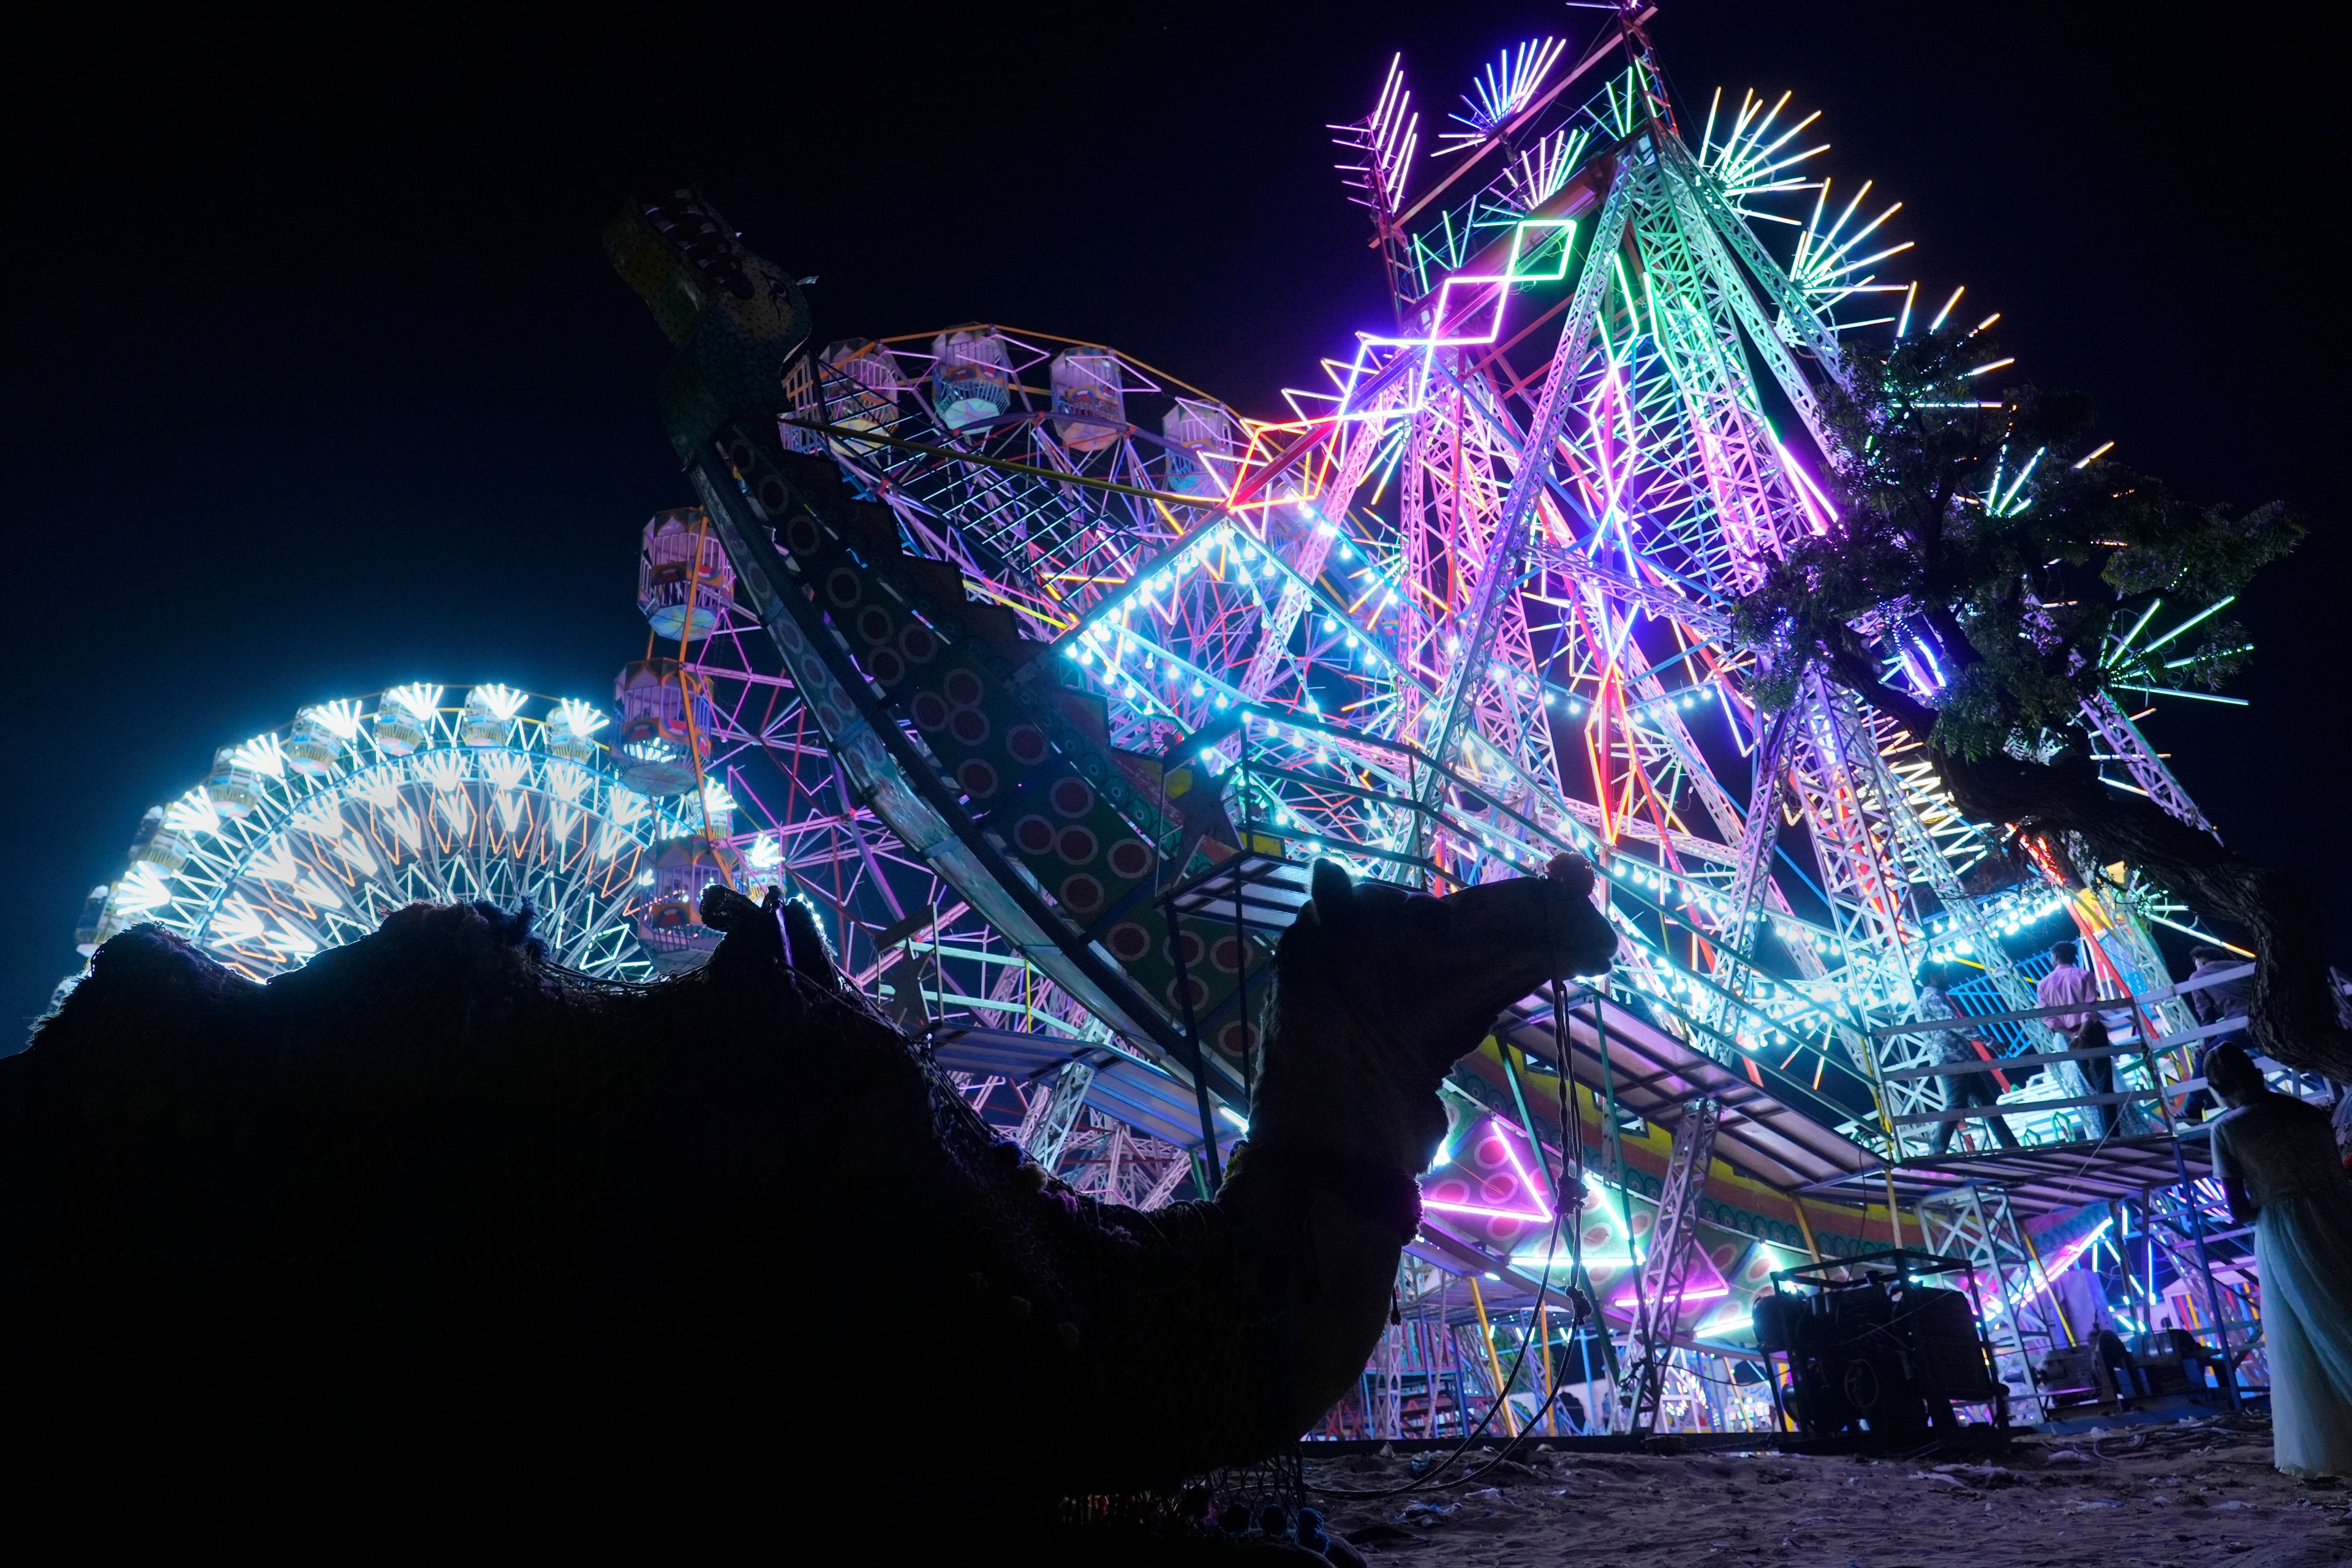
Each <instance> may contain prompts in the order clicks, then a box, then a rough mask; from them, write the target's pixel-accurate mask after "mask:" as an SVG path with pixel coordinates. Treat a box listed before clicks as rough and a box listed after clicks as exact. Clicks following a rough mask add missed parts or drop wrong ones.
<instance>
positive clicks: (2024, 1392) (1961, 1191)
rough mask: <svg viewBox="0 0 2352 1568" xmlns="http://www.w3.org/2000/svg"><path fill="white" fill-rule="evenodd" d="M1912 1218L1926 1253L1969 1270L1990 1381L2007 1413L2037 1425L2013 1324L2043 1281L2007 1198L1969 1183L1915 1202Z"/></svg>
mask: <svg viewBox="0 0 2352 1568" xmlns="http://www.w3.org/2000/svg"><path fill="white" fill-rule="evenodd" d="M1918 1215H1919V1223H1920V1226H1921V1227H1922V1228H1923V1230H1924V1231H1925V1235H1924V1237H1923V1238H1922V1245H1923V1246H1924V1247H1926V1248H1927V1251H1929V1252H1936V1253H1941V1254H1943V1255H1944V1256H1945V1257H1947V1258H1966V1259H1967V1260H1968V1261H1969V1263H1972V1264H1974V1265H1975V1266H1976V1271H1977V1272H1976V1278H1977V1281H1978V1288H1979V1290H1981V1291H1983V1292H1984V1294H1983V1296H1982V1299H1980V1300H1979V1301H1978V1303H1977V1309H1978V1318H1979V1321H1980V1322H1981V1323H1982V1324H1983V1325H1984V1331H1985V1338H1986V1339H1987V1340H1988V1341H1989V1342H1990V1343H1991V1345H1992V1352H1993V1375H1994V1376H1995V1377H1997V1378H1999V1379H2000V1381H2001V1382H2003V1383H2005V1384H2008V1385H2009V1387H2010V1390H2011V1394H2012V1395H2013V1397H2012V1398H2011V1403H2010V1407H2011V1410H2012V1411H2013V1412H2015V1413H2016V1414H2017V1415H2019V1416H2021V1418H2022V1419H2024V1420H2025V1421H2028V1422H2038V1421H2040V1420H2041V1419H2042V1401H2041V1397H2040V1392H2039V1391H2040V1389H2041V1386H2042V1385H2041V1381H2040V1379H2039V1377H2038V1376H2037V1375H2036V1374H2035V1373H2034V1370H2033V1368H2034V1363H2033V1357H2032V1352H2030V1351H2029V1350H2028V1349H2027V1347H2026V1343H2025V1336H2026V1331H2025V1329H2024V1327H2023V1325H2022V1323H2021V1318H2023V1316H2024V1315H2025V1313H2026V1310H2027V1308H2028V1305H2029V1303H2031V1302H2032V1301H2034V1300H2038V1299H2040V1297H2041V1294H2042V1291H2044V1290H2045V1289H2047V1288H2048V1286H2049V1281H2048V1280H2047V1279H2044V1278H2043V1277H2042V1266H2041V1264H2040V1263H2039V1262H2038V1261H2036V1259H2035V1258H2034V1256H2033V1252H2032V1247H2030V1246H2029V1244H2028V1243H2027V1241H2026V1239H2025V1233H2024V1232H2023V1231H2021V1229H2019V1228H2018V1224H2017V1215H2016V1214H2015V1213H2014V1212H2013V1211H2012V1210H2011V1208H2010V1206H2009V1194H2008V1193H2006V1192H2005V1191H2003V1190H2002V1189H2001V1188H2000V1187H1996V1186H1987V1185H1980V1184H1975V1183H1970V1184H1968V1185H1966V1186H1960V1187H1955V1188H1953V1189H1952V1190H1951V1191H1949V1192H1948V1193H1939V1194H1937V1195H1935V1196H1934V1197H1931V1198H1924V1199H1922V1200H1920V1203H1919V1206H1918Z"/></svg>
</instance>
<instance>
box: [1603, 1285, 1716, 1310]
mask: <svg viewBox="0 0 2352 1568" xmlns="http://www.w3.org/2000/svg"><path fill="white" fill-rule="evenodd" d="M1730 1294H1731V1287H1730V1286H1728V1285H1702V1286H1700V1287H1698V1288H1697V1289H1685V1290H1684V1291H1683V1307H1684V1310H1689V1307H1690V1304H1691V1303H1692V1302H1693V1301H1712V1300H1716V1299H1717V1297H1721V1296H1728V1295H1730ZM1609 1304H1610V1305H1611V1306H1612V1307H1631V1306H1632V1305H1633V1292H1632V1291H1631V1290H1628V1291H1626V1292H1625V1293H1624V1294H1623V1295H1622V1296H1616V1297H1612V1298H1611V1300H1610V1302H1609Z"/></svg>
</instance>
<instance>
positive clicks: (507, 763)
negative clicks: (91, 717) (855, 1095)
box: [76, 683, 733, 980]
mask: <svg viewBox="0 0 2352 1568" xmlns="http://www.w3.org/2000/svg"><path fill="white" fill-rule="evenodd" d="M609 723H610V721H609V720H608V718H607V717H606V715H605V713H604V710H602V709H600V708H598V707H596V706H594V705H593V704H590V703H586V702H583V701H579V700H571V699H567V700H560V701H551V700H547V699H543V698H536V697H532V696H530V694H528V693H525V692H522V691H518V690H516V689H513V688H510V687H506V686H497V685H485V686H476V687H473V688H472V689H448V688H444V687H440V686H434V685H429V684H421V683H420V684H415V685H409V686H402V687H396V688H394V689H392V690H389V691H385V692H382V693H380V694H378V695H375V696H373V697H362V698H356V699H344V700H337V701H331V702H322V703H318V704H315V705H313V706H310V707H307V708H304V709H303V710H301V711H300V712H299V714H297V715H296V716H295V718H294V720H293V721H292V722H290V723H289V724H286V725H284V726H282V727H280V728H278V729H276V730H270V731H265V732H263V733H261V734H258V735H256V736H254V737H253V738H252V739H250V740H247V741H245V742H241V743H239V744H236V745H233V746H226V747H224V748H222V750H221V751H220V752H218V754H217V755H216V756H215V758H214V761H213V765H212V768H211V770H210V771H209V772H208V773H206V774H205V778H204V779H203V780H202V781H201V782H200V783H198V784H196V785H195V786H194V787H193V788H191V789H190V790H188V791H187V793H185V794H184V795H181V796H180V797H179V798H178V799H176V800H174V801H173V802H171V803H170V804H169V805H159V806H155V807H152V808H151V809H150V810H149V811H148V813H147V815H146V817H145V819H144V820H143V821H142V824H141V825H140V828H139V832H138V836H137V837H136V839H135V840H134V841H133V843H132V845H131V853H130V858H129V863H128V865H127V866H126V867H125V868H124V870H123V872H122V874H121V876H120V877H118V878H117V879H115V880H113V881H112V882H110V883H108V884H105V885H104V886H101V887H100V888H98V889H94V890H93V891H92V893H91V895H90V899H89V905H88V907H87V909H86V910H85V912H84V914H83V917H82V921H81V925H80V929H79V931H77V933H76V936H77V942H78V944H79V947H80V950H81V951H82V952H83V953H84V954H85V955H87V954H89V953H90V952H95V951H96V949H97V947H98V945H99V944H100V943H101V942H104V941H106V939H107V938H109V937H110V936H112V935H113V934H115V933H116V932H117V931H121V930H123V929H125V928H126V927H129V926H131V925H136V924H139V923H142V922H152V923H154V924H157V925H161V926H163V927H164V928H165V929H166V930H169V931H174V932H176V933H178V934H179V935H180V936H183V937H184V938H186V939H187V940H188V941H189V942H193V943H194V944H195V945H196V946H197V947H198V948H200V949H202V950H203V951H204V952H206V953H207V954H209V955H210V956H212V957H213V958H215V959H217V960H218V961H219V962H221V963H225V964H226V965H227V966H229V967H230V968H232V969H235V970H236V971H237V972H239V973H243V974H246V975H248V976H250V977H252V978H254V979H256V980H266V979H268V978H269V977H270V976H272V975H275V974H278V973H283V972H285V971H287V970H289V969H292V968H295V967H297V966H299V964H301V963H303V962H304V961H306V960H307V959H309V958H310V956H311V955H312V954H314V953H316V952H320V951H321V950H322V949H325V948H329V947H333V946H335V945H337V944H339V943H342V942H352V941H355V940H357V939H358V938H360V937H362V936H365V935H366V934H368V933H369V932H371V931H373V930H375V928H376V926H377V925H378V924H379V923H380V922H381V921H383V917H384V916H385V915H387V914H389V913H391V912H392V911H393V910H397V909H400V908H402V907H403V906H404V905H407V904H410V903H415V902H418V901H432V902H443V903H446V902H455V901H464V900H487V901H488V902H491V903H494V904H496V905H498V906H499V907H500V908H504V909H512V908H515V907H517V906H518V905H520V904H522V903H524V902H526V901H527V902H529V904H530V906H531V907H532V909H533V910H535V911H536V916H537V918H536V921H535V922H534V926H533V930H534V931H535V932H536V933H537V934H538V935H539V936H540V938H541V940H543V941H544V942H546V943H547V945H548V950H549V952H550V953H551V956H553V957H554V958H555V959H556V960H557V961H558V962H560V963H563V964H565V965H567V966H569V967H571V968H573V969H576V970H579V971H582V972H583V973H589V974H594V975H598V976H602V977H606V978H612V979H620V980H635V979H644V978H648V977H650V976H651V975H652V974H653V973H656V971H657V970H659V969H664V968H669V967H675V966H676V965H677V962H679V961H680V959H681V958H684V959H686V960H687V961H688V962H690V961H691V954H690V952H689V950H690V947H691V943H690V942H681V941H677V940H667V941H666V940H665V938H667V935H668V932H669V931H672V930H674V929H676V928H677V927H679V926H682V925H683V924H685V923H686V922H685V921H682V920H680V919H679V918H678V915H679V912H680V911H679V910H677V909H676V908H673V907H672V906H675V905H677V904H678V903H679V902H680V889H679V888H677V887H672V886H670V885H669V884H671V883H678V884H681V885H683V884H686V883H697V887H696V890H698V882H697V877H698V872H699V871H700V870H702V869H704V868H714V870H715V861H716V857H715V856H714V855H713V854H712V853H711V851H710V849H709V846H710V844H711V843H712V842H713V839H714V837H716V838H717V839H719V841H721V842H723V841H724V838H725V836H726V833H727V831H728V828H729V826H731V816H732V810H733V806H732V803H731V802H730V800H728V799H727V798H726V797H725V795H724V793H723V792H721V791H719V790H717V789H716V788H713V789H712V790H710V791H709V793H708V794H707V795H701V796H699V797H698V795H696V794H695V793H694V792H693V791H691V790H689V791H688V793H686V794H685V795H657V794H653V793H649V792H647V791H646V790H643V789H639V788H634V787H632V785H631V783H630V769H629V766H628V764H629V763H631V761H632V759H631V757H630V756H629V755H628V754H627V753H626V752H625V751H624V752H621V753H618V754H616V753H615V752H613V751H611V750H610V749H608V747H607V745H606V744H605V742H604V738H603V737H601V736H599V735H598V733H597V731H601V730H604V729H605V728H606V727H607V726H608V724H609ZM709 879H716V875H715V874H714V875H713V876H711V877H709V878H706V880H709ZM688 896H690V894H689V895H688Z"/></svg>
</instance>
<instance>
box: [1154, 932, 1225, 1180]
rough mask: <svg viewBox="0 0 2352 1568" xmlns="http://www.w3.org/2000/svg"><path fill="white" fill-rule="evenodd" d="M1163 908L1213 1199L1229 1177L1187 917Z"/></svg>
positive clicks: (1205, 1164)
mask: <svg viewBox="0 0 2352 1568" xmlns="http://www.w3.org/2000/svg"><path fill="white" fill-rule="evenodd" d="M1161 908H1163V909H1165V910H1167V911H1168V951H1169V952H1171V954H1173V955H1174V957H1175V960H1176V994H1177V995H1179V996H1181V997H1182V998H1183V1001H1184V1045H1185V1048H1186V1049H1187V1050H1188V1051H1190V1052H1191V1054H1192V1060H1190V1061H1188V1062H1186V1063H1185V1064H1184V1065H1185V1067H1186V1068H1190V1069H1191V1070H1192V1098H1193V1100H1195V1101H1197V1102H1198V1103H1199V1105H1200V1108H1201V1163H1202V1167H1203V1168H1204V1169H1205V1170H1206V1171H1207V1172H1208V1174H1209V1187H1208V1190H1207V1191H1206V1192H1204V1193H1202V1194H1201V1195H1202V1197H1204V1198H1213V1197H1215V1196H1216V1195H1217V1189H1218V1188H1220V1187H1222V1186H1223V1185H1224V1184H1225V1176H1224V1173H1223V1171H1221V1170H1219V1169H1218V1168H1217V1119H1216V1113H1215V1112H1214V1111H1213V1110H1212V1109H1211V1107H1210V1105H1209V1067H1208V1063H1206V1062H1205V1061H1203V1060H1202V1053H1201V1026H1200V1024H1199V1022H1198V1021H1197V1019H1196V1017H1195V1015H1194V1013H1193V1010H1192V973H1191V972H1190V970H1189V969H1188V968H1187V967H1186V965H1185V963H1184V925H1183V916H1182V915H1181V914H1179V913H1178V912H1177V910H1176V905H1175V904H1174V902H1173V901H1171V902H1169V903H1167V904H1164V905H1162V906H1161Z"/></svg>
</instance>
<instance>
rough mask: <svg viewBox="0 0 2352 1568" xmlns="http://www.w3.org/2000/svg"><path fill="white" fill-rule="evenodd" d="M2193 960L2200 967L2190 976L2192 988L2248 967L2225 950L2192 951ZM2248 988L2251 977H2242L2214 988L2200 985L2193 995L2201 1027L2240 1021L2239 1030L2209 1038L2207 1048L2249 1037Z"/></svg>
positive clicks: (2191, 1008) (2201, 948)
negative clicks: (2247, 1014) (2247, 1035)
mask: <svg viewBox="0 0 2352 1568" xmlns="http://www.w3.org/2000/svg"><path fill="white" fill-rule="evenodd" d="M2189 957H2190V958H2191V959H2192V960H2194V961H2195V964H2196V967H2194V968H2193V969H2191V970H2190V971H2189V980H2188V984H2191V985H2196V984H2197V983H2198V982H2199V981H2200V980H2209V979H2210V978H2211V976H2213V975H2216V974H2226V973H2229V972H2230V971H2231V970H2232V969H2242V968H2243V967H2245V963H2246V961H2245V960H2244V959H2242V958H2240V957H2238V956H2236V955H2235V954H2233V953H2231V952H2225V951H2224V950H2222V949H2221V948H2218V947H2206V946H2202V945H2200V946H2198V947H2195V948H2192V949H2191V950H2190V951H2189ZM2247 984H2248V979H2247V976H2245V975H2242V974H2241V975H2240V976H2238V977H2237V978H2236V979H2235V980H2221V981H2214V982H2213V983H2212V984H2207V985H2199V986H2198V987H2197V989H2196V990H2194V991H2191V992H2189V1012H2190V1013H2192V1014H2193V1015H2195V1016H2196V1018H2197V1021H2198V1022H2199V1023H2200V1024H2219V1023H2221V1022H2223V1021H2225V1020H2228V1019H2235V1020H2237V1027H2235V1028H2232V1029H2224V1030H2222V1031H2221V1033H2219V1034H2214V1035H2208V1036H2206V1037H2205V1047H2206V1048H2207V1049H2208V1050H2210V1049H2211V1048H2212V1047H2215V1046H2218V1045H2220V1044H2221V1042H2222V1041H2224V1040H2227V1039H2231V1038H2233V1037H2236V1036H2239V1035H2242V1034H2243V1033H2245V1030H2246V1022H2245V1020H2246V994H2247Z"/></svg>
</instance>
